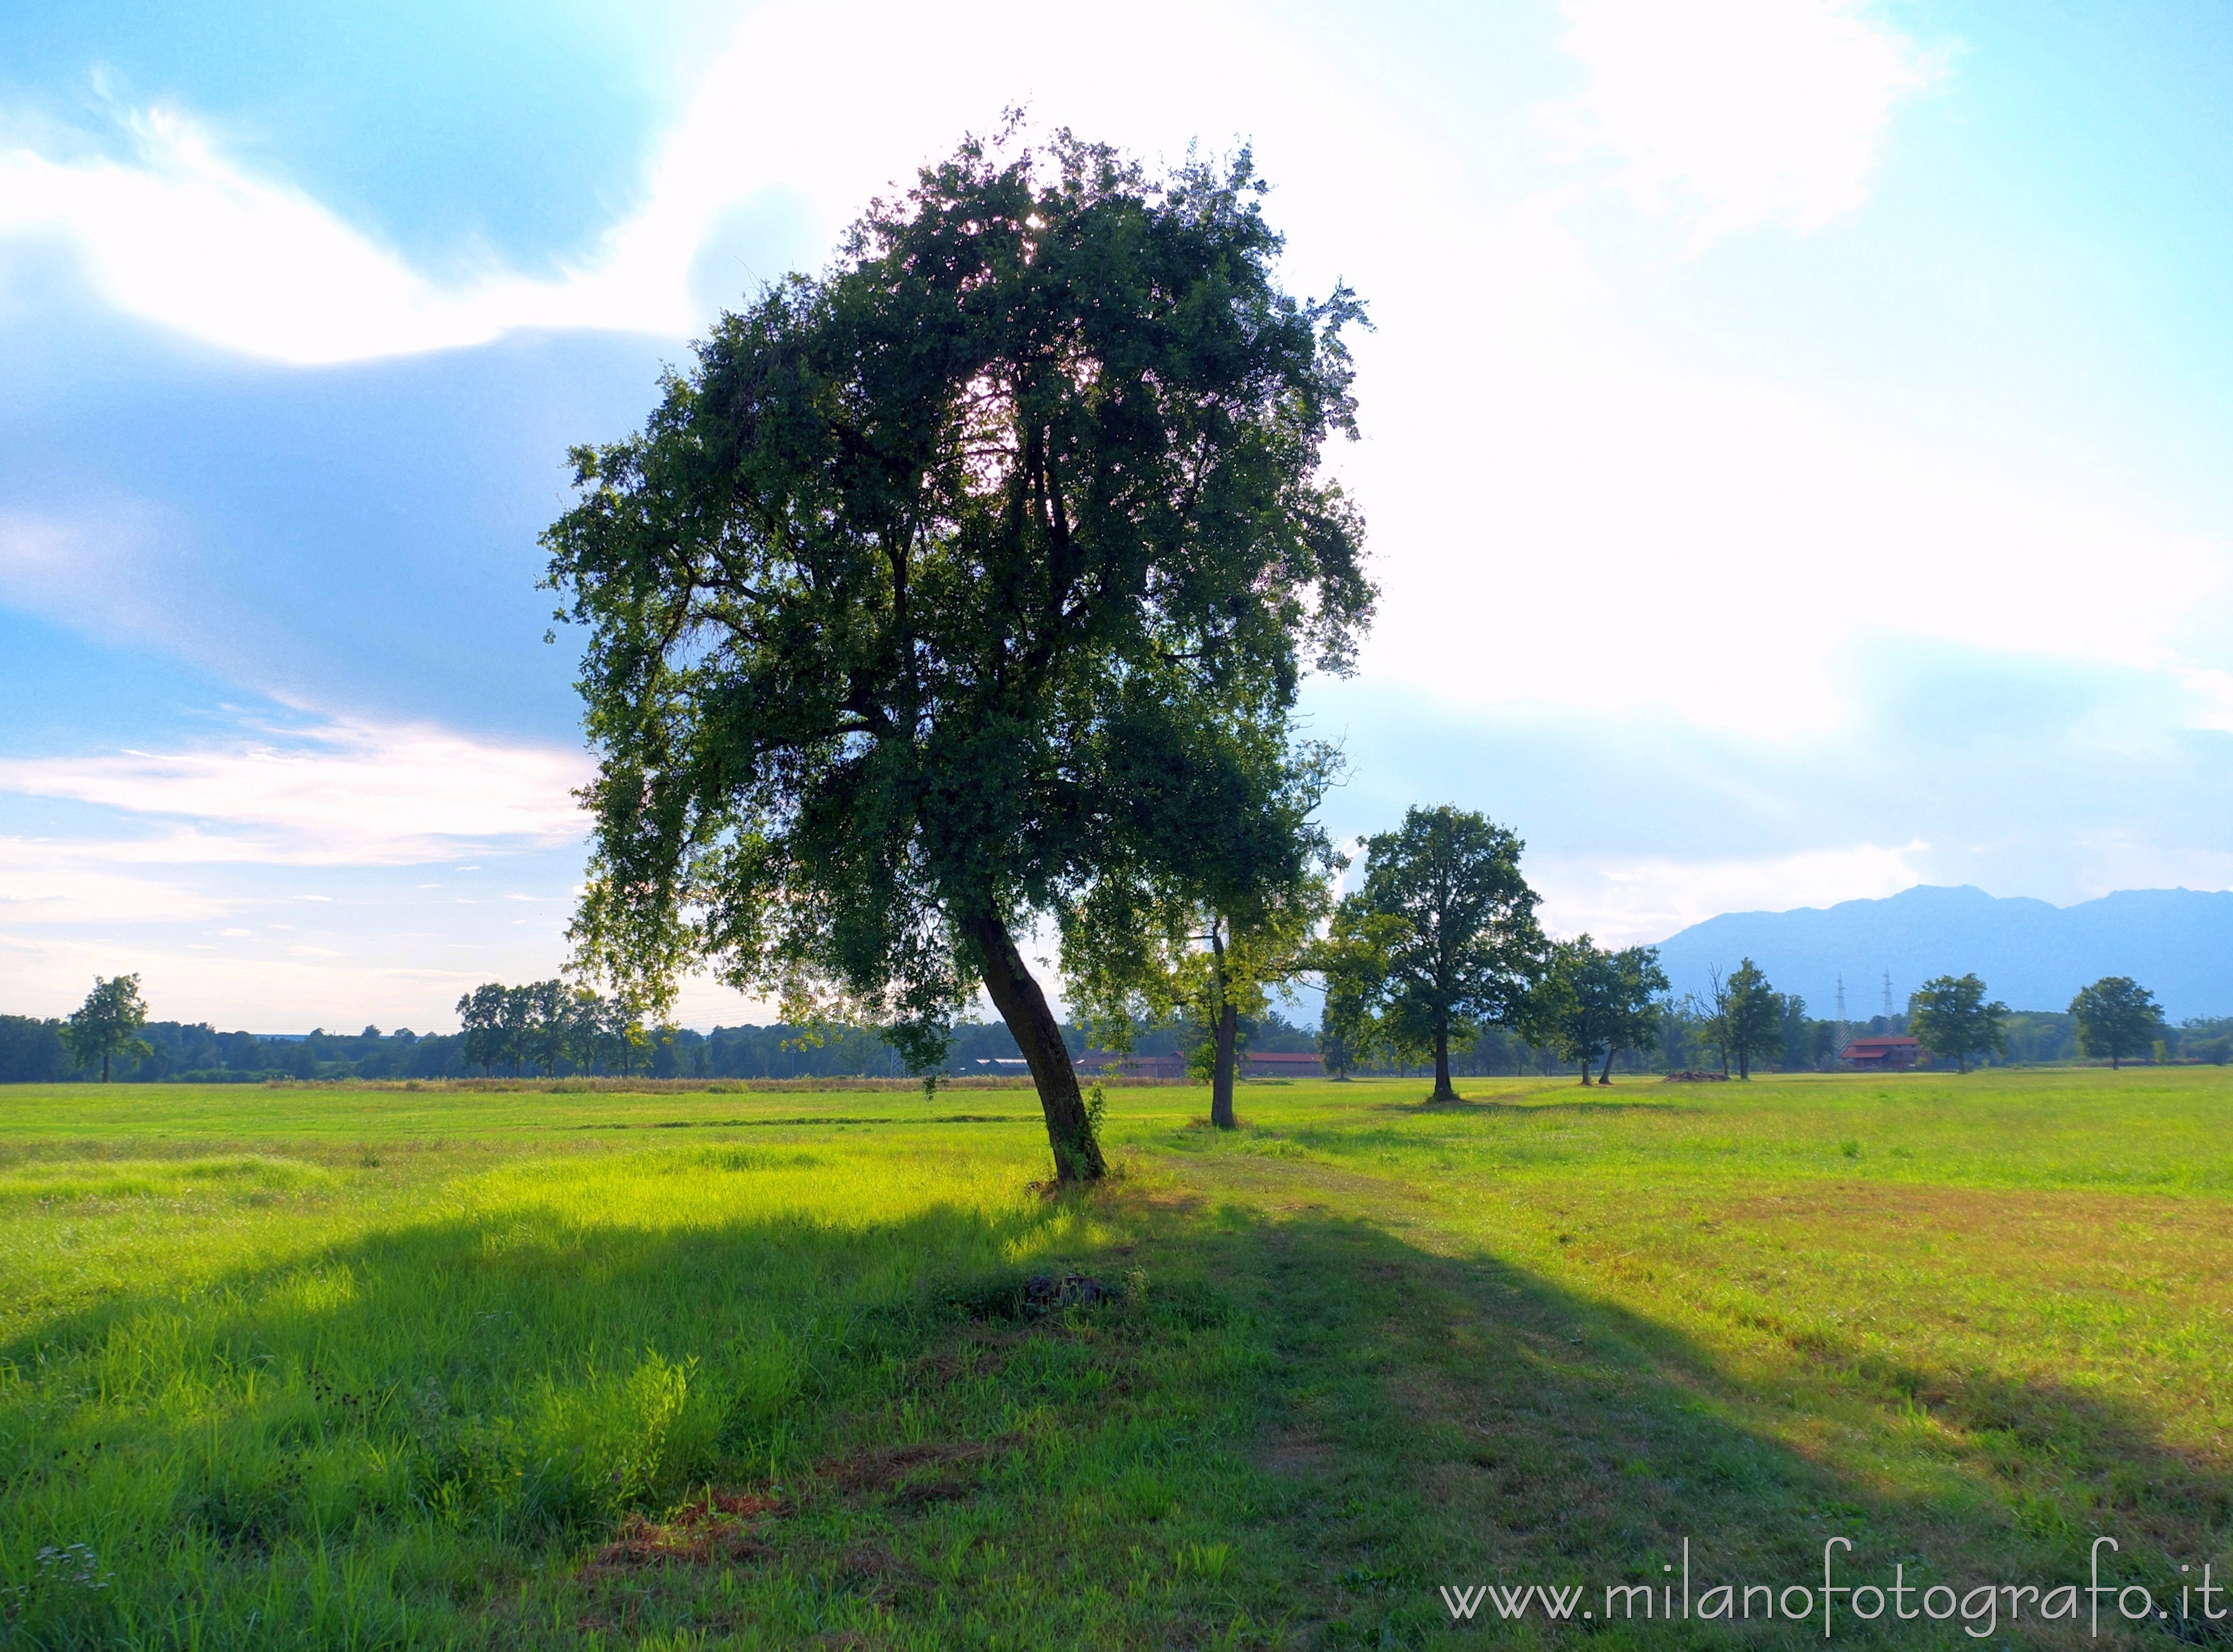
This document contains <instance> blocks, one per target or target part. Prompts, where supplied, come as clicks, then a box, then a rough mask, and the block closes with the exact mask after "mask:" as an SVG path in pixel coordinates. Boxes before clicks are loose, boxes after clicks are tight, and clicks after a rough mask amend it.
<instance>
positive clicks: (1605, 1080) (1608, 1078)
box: [1598, 1044, 1620, 1085]
mask: <svg viewBox="0 0 2233 1652" xmlns="http://www.w3.org/2000/svg"><path fill="white" fill-rule="evenodd" d="M1619 1053H1620V1052H1619V1051H1618V1050H1615V1049H1614V1048H1613V1047H1612V1046H1611V1044H1607V1045H1606V1046H1605V1070H1604V1071H1603V1072H1601V1073H1599V1074H1598V1083H1599V1084H1601V1085H1610V1084H1611V1083H1612V1058H1613V1057H1615V1056H1617V1055H1618V1054H1619Z"/></svg>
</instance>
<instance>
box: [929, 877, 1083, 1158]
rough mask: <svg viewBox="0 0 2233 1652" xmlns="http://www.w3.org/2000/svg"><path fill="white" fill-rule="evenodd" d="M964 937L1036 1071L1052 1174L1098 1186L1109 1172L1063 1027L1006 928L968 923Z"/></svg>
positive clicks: (989, 919) (990, 919)
mask: <svg viewBox="0 0 2233 1652" xmlns="http://www.w3.org/2000/svg"><path fill="white" fill-rule="evenodd" d="M961 928H962V933H965V934H967V936H968V937H969V939H970V940H972V941H973V942H974V943H975V944H976V946H977V950H978V953H980V955H981V960H982V962H983V964H984V967H985V990H986V992H989V993H990V994H991V995H992V998H993V1008H994V1009H996V1010H998V1011H999V1012H1000V1019H1001V1020H1003V1021H1005V1022H1006V1023H1007V1024H1008V1031H1010V1032H1011V1033H1012V1034H1013V1035H1014V1037H1015V1040H1016V1048H1017V1049H1019V1050H1022V1051H1023V1052H1024V1063H1025V1065H1026V1066H1028V1067H1029V1068H1030V1069H1031V1070H1032V1083H1033V1084H1034V1085H1035V1086H1036V1087H1037V1088H1038V1093H1039V1110H1040V1111H1042V1112H1043V1113H1045V1115H1046V1127H1047V1141H1048V1143H1049V1144H1050V1145H1051V1147H1052V1148H1054V1174H1055V1180H1057V1181H1058V1182H1073V1181H1098V1180H1101V1178H1102V1176H1103V1174H1105V1173H1106V1171H1107V1169H1108V1167H1107V1165H1106V1164H1104V1163H1103V1161H1102V1157H1101V1144H1100V1143H1099V1142H1098V1141H1095V1140H1094V1139H1093V1128H1092V1126H1091V1124H1090V1122H1088V1120H1087V1119H1086V1116H1085V1098H1084V1096H1081V1095H1080V1094H1078V1089H1077V1068H1075V1067H1074V1066H1072V1065H1071V1060H1070V1047H1069V1046H1068V1045H1067V1044H1064V1043H1063V1041H1062V1027H1061V1024H1059V1023H1058V1022H1057V1021H1056V1020H1055V1018H1054V1011H1051V1010H1050V1009H1048V1008H1047V1001H1046V994H1045V993H1044V992H1040V991H1039V984H1038V982H1037V981H1035V980H1033V979H1032V972H1030V971H1029V970H1027V969H1025V967H1024V955H1023V954H1022V953H1019V952H1018V951H1017V950H1016V942H1015V938H1014V937H1013V936H1012V935H1010V934H1009V933H1008V926H1007V925H1006V923H1004V922H1002V921H1001V920H1000V919H999V916H998V915H996V914H993V913H989V912H987V913H982V914H976V915H973V916H971V917H968V918H965V919H964V920H962V924H961Z"/></svg>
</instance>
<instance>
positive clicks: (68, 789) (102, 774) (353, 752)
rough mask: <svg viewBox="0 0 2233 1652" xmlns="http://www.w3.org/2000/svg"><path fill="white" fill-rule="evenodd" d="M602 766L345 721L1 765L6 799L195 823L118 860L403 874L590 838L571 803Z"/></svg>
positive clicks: (532, 749)
mask: <svg viewBox="0 0 2233 1652" xmlns="http://www.w3.org/2000/svg"><path fill="white" fill-rule="evenodd" d="M591 766H592V765H591V764H590V761H589V758H588V757H587V756H585V755H584V754H583V753H580V752H576V751H563V750H560V749H556V748H552V747H547V746H536V745H498V744H494V743H492V742H488V741H482V740H476V739H472V738H468V737H466V736H464V735H459V734H454V733H452V732H448V731H446V730H442V729H439V728H433V727H428V726H424V725H378V724H372V723H364V722H349V721H332V722H326V723H322V724H319V725H315V726H312V727H309V728H307V729H303V730H299V731H292V732H276V731H275V732H271V733H270V734H269V735H268V736H266V737H265V738H258V739H253V740H244V741H241V742H238V743H236V744H233V745H226V746H218V747H209V748H202V749H192V750H185V751H165V752H148V751H127V752H122V753H118V754H114V755H108V756H98V757H65V758H10V759H0V792H17V793H21V794H24V795H26V796H29V797H55V798H67V799H69V800H71V801H73V802H76V803H93V804H96V805H99V806H101V807H105V808H109V809H114V810H121V811H124V812H125V813H127V814H131V815H136V816H159V817H166V818H170V819H177V820H186V821H191V822H193V823H195V824H194V826H193V827H192V828H189V829H173V830H171V831H168V832H166V833H163V834H160V835H154V836H139V837H133V838H120V839H119V840H118V841H116V842H113V843H109V844H106V845H103V846H102V850H101V852H102V853H103V854H104V855H106V856H107V858H109V859H111V860H114V861H116V862H143V863H144V862H172V863H184V862H198V861H199V862H210V861H234V862H261V863H265V864H274V865H294V866H320V865H346V866H393V865H409V864H418V863H421V862H433V861H444V860H447V859H449V858H450V857H451V856H452V855H455V854H456V853H457V852H458V850H459V849H460V848H465V847H467V846H469V845H471V844H472V843H474V842H485V843H489V844H492V845H505V846H510V847H514V848H550V847H553V846H557V845H560V844H564V843H569V842H576V841H577V840H579V839H580V838H581V836H583V826H584V822H583V816H582V815H581V812H580V810H578V809H577V808H576V805H575V803H574V800H573V797H572V796H571V795H570V794H571V792H572V790H573V789H574V788H576V787H577V786H579V785H581V784H583V782H584V781H585V780H586V779H587V778H588V777H589V773H590V771H591Z"/></svg>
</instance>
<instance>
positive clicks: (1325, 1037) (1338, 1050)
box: [1318, 1015, 1357, 1083]
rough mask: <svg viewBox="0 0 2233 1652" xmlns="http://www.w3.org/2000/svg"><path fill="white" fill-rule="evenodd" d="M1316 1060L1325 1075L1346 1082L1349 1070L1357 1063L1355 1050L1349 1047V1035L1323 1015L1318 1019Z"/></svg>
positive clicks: (1338, 1081) (1339, 1081)
mask: <svg viewBox="0 0 2233 1652" xmlns="http://www.w3.org/2000/svg"><path fill="white" fill-rule="evenodd" d="M1318 1061H1319V1063H1320V1064H1321V1065H1323V1066H1324V1067H1325V1070H1326V1073H1327V1076H1330V1077H1331V1078H1332V1079H1334V1080H1335V1081H1336V1082H1337V1083H1348V1082H1349V1075H1350V1072H1351V1069H1353V1068H1354V1067H1355V1066H1356V1065H1357V1051H1356V1050H1353V1049H1351V1047H1350V1042H1349V1036H1348V1035H1347V1034H1346V1033H1344V1031H1342V1030H1341V1029H1340V1028H1339V1027H1338V1026H1336V1025H1334V1024H1332V1023H1331V1022H1330V1021H1328V1020H1326V1019H1325V1018H1324V1017H1323V1015H1322V1016H1321V1017H1320V1018H1319V1021H1318Z"/></svg>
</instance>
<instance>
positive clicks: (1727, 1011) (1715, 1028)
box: [1701, 958, 1784, 1079]
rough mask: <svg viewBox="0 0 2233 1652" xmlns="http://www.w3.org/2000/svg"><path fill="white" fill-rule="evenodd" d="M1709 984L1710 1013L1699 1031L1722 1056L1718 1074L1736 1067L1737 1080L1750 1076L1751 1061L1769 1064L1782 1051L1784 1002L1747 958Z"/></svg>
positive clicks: (1716, 975)
mask: <svg viewBox="0 0 2233 1652" xmlns="http://www.w3.org/2000/svg"><path fill="white" fill-rule="evenodd" d="M1710 979H1711V981H1712V987H1711V997H1710V1005H1711V1008H1710V1012H1709V1015H1708V1016H1707V1018H1706V1022H1705V1025H1704V1026H1703V1028H1702V1030H1701V1031H1702V1033H1703V1035H1704V1037H1705V1039H1706V1042H1708V1043H1709V1044H1713V1045H1714V1046H1715V1048H1716V1049H1718V1050H1720V1051H1721V1052H1722V1071H1723V1072H1724V1073H1726V1072H1728V1070H1729V1063H1730V1062H1731V1061H1733V1060H1734V1061H1735V1063H1736V1069H1737V1076H1738V1077H1739V1078H1743V1079H1749V1078H1750V1077H1751V1076H1752V1063H1753V1058H1754V1057H1756V1056H1766V1057H1768V1058H1770V1059H1771V1060H1773V1059H1774V1057H1776V1056H1778V1055H1780V1054H1781V1052H1782V1050H1783V1020H1784V998H1783V994H1781V992H1777V991H1776V990H1775V989H1774V987H1772V986H1770V985H1768V976H1767V975H1766V974H1765V973H1764V972H1762V971H1761V967H1760V966H1759V965H1757V964H1755V963H1754V962H1753V961H1752V959H1749V958H1748V959H1743V960H1742V961H1741V962H1740V963H1739V964H1738V965H1737V966H1736V968H1735V971H1734V972H1731V974H1730V976H1729V978H1728V979H1727V980H1726V981H1724V980H1722V979H1721V977H1720V975H1719V974H1718V973H1715V974H1714V975H1713V976H1712V977H1711V978H1710Z"/></svg>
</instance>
